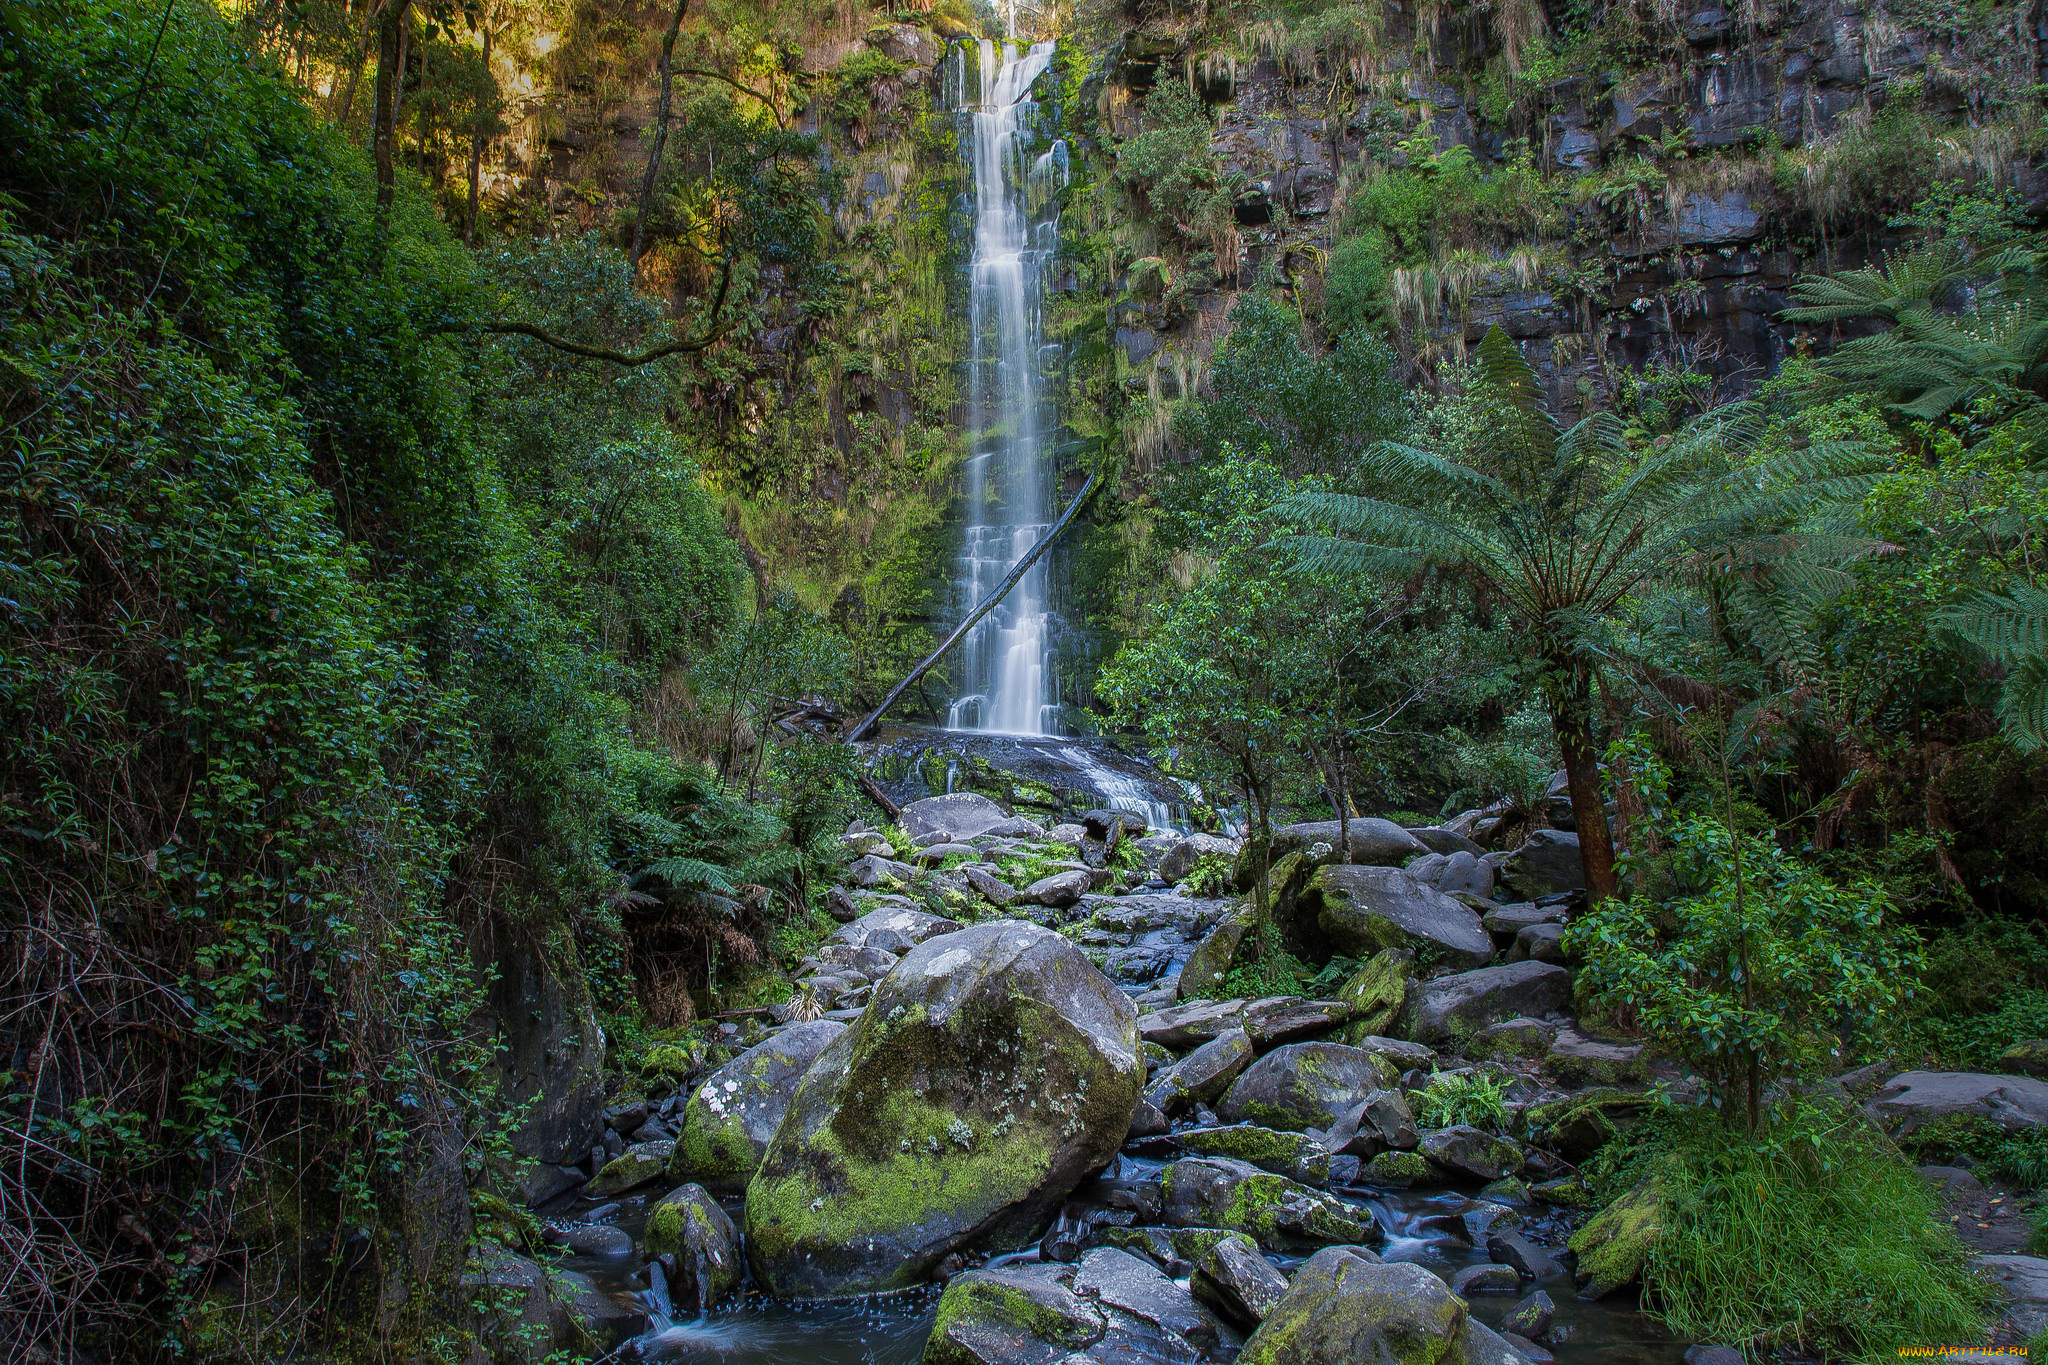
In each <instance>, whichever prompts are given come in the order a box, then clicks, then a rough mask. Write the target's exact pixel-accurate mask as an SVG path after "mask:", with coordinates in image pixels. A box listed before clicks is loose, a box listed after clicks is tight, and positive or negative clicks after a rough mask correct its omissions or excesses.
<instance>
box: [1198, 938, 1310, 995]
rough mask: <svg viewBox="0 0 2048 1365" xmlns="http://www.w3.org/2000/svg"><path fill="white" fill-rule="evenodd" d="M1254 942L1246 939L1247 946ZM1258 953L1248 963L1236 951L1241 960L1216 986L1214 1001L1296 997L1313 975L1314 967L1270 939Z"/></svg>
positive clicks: (1242, 953)
mask: <svg viewBox="0 0 2048 1365" xmlns="http://www.w3.org/2000/svg"><path fill="white" fill-rule="evenodd" d="M1253 939H1254V936H1253V935H1247V936H1246V939H1245V944H1246V946H1247V947H1251V946H1254V944H1253ZM1257 952H1258V955H1257V956H1256V957H1254V958H1252V959H1251V960H1250V961H1243V960H1241V959H1243V958H1244V956H1245V954H1244V951H1243V949H1240V950H1239V952H1238V958H1239V959H1240V960H1239V961H1237V962H1236V964H1235V965H1233V966H1232V967H1231V969H1230V970H1229V971H1227V972H1225V973H1224V974H1223V979H1222V980H1221V981H1219V982H1217V983H1216V988H1215V991H1214V992H1213V994H1215V996H1216V998H1217V999H1219V1000H1257V999H1261V998H1263V997H1265V996H1269V995H1299V994H1301V989H1302V984H1303V983H1304V982H1306V981H1307V980H1308V979H1309V978H1310V977H1312V976H1313V975H1315V968H1313V967H1311V966H1309V965H1308V964H1307V963H1306V962H1303V961H1302V960H1301V959H1300V958H1298V957H1296V956H1294V954H1292V953H1289V952H1285V951H1283V950H1282V949H1281V948H1280V946H1279V944H1277V943H1275V942H1272V941H1270V940H1265V941H1264V946H1263V948H1260V949H1258V950H1257Z"/></svg>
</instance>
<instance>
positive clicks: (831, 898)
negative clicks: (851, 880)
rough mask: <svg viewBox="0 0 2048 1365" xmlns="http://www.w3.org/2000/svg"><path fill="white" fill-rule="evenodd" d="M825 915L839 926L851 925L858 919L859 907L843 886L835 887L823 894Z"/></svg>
mask: <svg viewBox="0 0 2048 1365" xmlns="http://www.w3.org/2000/svg"><path fill="white" fill-rule="evenodd" d="M825 913H826V914H828V915H830V916H831V917H832V918H833V919H835V920H837V921H838V922H839V923H841V924H851V923H853V922H854V921H855V920H857V919H859V918H860V909H859V907H858V906H856V905H855V904H854V903H853V897H851V896H849V895H847V894H846V888H845V887H843V886H835V887H833V888H832V889H831V890H829V891H827V892H826V893H825Z"/></svg>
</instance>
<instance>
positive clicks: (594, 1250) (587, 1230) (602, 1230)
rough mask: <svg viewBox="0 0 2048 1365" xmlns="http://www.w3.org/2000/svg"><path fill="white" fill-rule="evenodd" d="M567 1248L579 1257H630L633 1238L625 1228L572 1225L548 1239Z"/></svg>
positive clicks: (602, 1225)
mask: <svg viewBox="0 0 2048 1365" xmlns="http://www.w3.org/2000/svg"><path fill="white" fill-rule="evenodd" d="M548 1240H549V1241H551V1242H555V1243H557V1244H559V1245H561V1246H565V1247H567V1248H568V1249H569V1250H570V1251H572V1252H574V1253H576V1254H577V1255H578V1256H630V1255H632V1254H633V1236H632V1234H631V1233H629V1232H627V1231H626V1230H625V1229H623V1228H615V1227H607V1226H606V1225H605V1224H603V1223H572V1224H570V1225H569V1226H568V1227H565V1228H561V1229H558V1230H556V1231H555V1232H554V1233H553V1235H551V1236H550V1237H549V1238H548Z"/></svg>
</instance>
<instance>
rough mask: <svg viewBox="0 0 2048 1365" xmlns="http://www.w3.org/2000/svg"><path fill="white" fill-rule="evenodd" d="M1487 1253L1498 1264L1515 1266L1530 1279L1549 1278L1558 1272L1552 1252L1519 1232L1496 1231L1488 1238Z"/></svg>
mask: <svg viewBox="0 0 2048 1365" xmlns="http://www.w3.org/2000/svg"><path fill="white" fill-rule="evenodd" d="M1486 1254H1487V1255H1488V1256H1490V1257H1491V1258H1492V1259H1493V1262H1494V1264H1496V1265H1505V1266H1512V1267H1514V1271H1515V1273H1516V1274H1517V1275H1520V1276H1522V1277H1523V1278H1524V1279H1530V1280H1547V1279H1549V1278H1550V1277H1551V1276H1552V1275H1555V1274H1557V1262H1555V1261H1553V1260H1551V1259H1550V1253H1549V1252H1547V1251H1545V1250H1543V1248H1542V1247H1539V1246H1537V1245H1536V1244H1535V1243H1534V1242H1532V1241H1530V1240H1529V1239H1528V1238H1527V1237H1524V1236H1523V1235H1522V1234H1521V1233H1519V1232H1496V1233H1494V1234H1493V1235H1492V1236H1491V1237H1488V1238H1487V1239H1486Z"/></svg>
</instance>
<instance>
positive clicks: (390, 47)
mask: <svg viewBox="0 0 2048 1365" xmlns="http://www.w3.org/2000/svg"><path fill="white" fill-rule="evenodd" d="M411 8H412V0H387V3H386V5H385V7H384V13H383V14H382V15H381V16H380V17H379V19H378V21H377V94H376V105H377V107H376V109H375V110H373V111H372V112H371V115H370V126H371V129H372V132H371V142H372V145H373V148H374V151H375V155H376V160H377V224H378V229H377V230H378V234H379V235H380V236H381V235H382V234H383V232H384V230H385V225H386V223H387V222H388V220H389V219H390V217H391V200H392V198H393V194H394V186H395V185H396V183H397V176H396V170H395V167H394V165H393V159H392V150H393V149H392V143H393V142H394V141H395V140H396V139H397V135H398V92H399V87H400V86H402V85H403V84H404V82H405V70H404V68H403V67H402V66H401V65H400V63H401V62H403V61H404V60H405V44H404V37H405V16H406V13H407V12H408V11H409V10H411Z"/></svg>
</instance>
